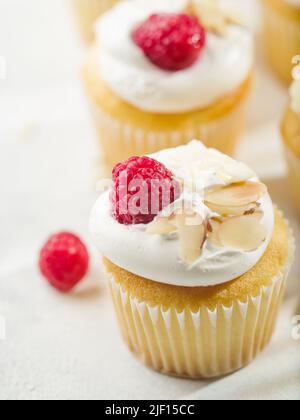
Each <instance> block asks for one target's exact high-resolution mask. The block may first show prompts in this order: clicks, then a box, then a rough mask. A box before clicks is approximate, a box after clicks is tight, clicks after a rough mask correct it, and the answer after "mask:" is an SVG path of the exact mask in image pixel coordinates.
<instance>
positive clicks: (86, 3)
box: [72, 0, 118, 42]
mask: <svg viewBox="0 0 300 420" xmlns="http://www.w3.org/2000/svg"><path fill="white" fill-rule="evenodd" d="M72 1H73V8H74V12H75V17H76V20H77V22H78V25H79V28H80V31H81V33H82V36H83V38H84V39H85V41H87V42H92V41H93V40H94V29H93V26H94V23H95V22H96V20H97V18H98V17H99V16H100V15H101V14H102V13H104V12H106V11H107V10H108V9H110V8H111V7H112V6H113V5H114V4H115V3H116V2H117V1H118V0H72Z"/></svg>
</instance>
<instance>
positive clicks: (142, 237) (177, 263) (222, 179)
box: [90, 141, 274, 287]
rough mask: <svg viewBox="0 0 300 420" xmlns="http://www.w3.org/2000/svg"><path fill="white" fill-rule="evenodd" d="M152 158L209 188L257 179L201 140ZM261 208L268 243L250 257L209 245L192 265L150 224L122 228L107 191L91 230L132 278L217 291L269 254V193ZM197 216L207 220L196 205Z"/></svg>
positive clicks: (174, 243)
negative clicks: (151, 230)
mask: <svg viewBox="0 0 300 420" xmlns="http://www.w3.org/2000/svg"><path fill="white" fill-rule="evenodd" d="M151 157H153V158H154V159H157V160H158V161H160V162H161V163H163V164H164V165H165V166H166V167H167V168H168V169H170V170H171V171H172V172H173V174H174V176H175V177H176V178H177V179H178V180H181V181H187V182H189V181H190V179H191V174H192V173H193V179H195V180H201V185H202V187H204V188H206V189H207V188H210V187H213V186H226V185H229V184H231V183H232V182H233V180H257V178H256V176H255V174H254V173H253V172H252V171H251V170H250V169H249V168H248V167H247V166H245V165H244V164H242V163H238V162H236V161H234V160H232V159H231V158H229V157H227V156H225V155H223V154H221V153H220V152H217V151H216V150H213V149H207V148H206V147H204V146H203V145H202V143H201V142H198V141H193V142H191V143H190V144H189V145H187V146H181V147H179V148H176V149H169V150H164V151H162V152H159V153H157V154H154V155H152V156H151ZM185 199H186V200H188V199H189V198H188V197H185ZM200 201H201V197H200ZM259 204H260V210H261V212H262V214H263V217H262V220H261V224H262V225H263V227H264V228H265V230H266V240H265V241H264V242H262V243H261V244H260V245H259V247H258V248H257V249H255V250H253V251H249V252H248V251H247V252H246V251H240V250H237V249H231V248H223V247H222V248H220V247H218V246H216V245H214V244H213V243H211V242H210V241H209V240H207V241H206V242H205V244H204V248H203V251H202V254H201V256H200V257H199V258H198V259H197V260H196V261H195V262H194V263H193V264H191V265H187V264H185V263H183V262H182V261H181V260H180V258H179V256H178V248H179V240H178V238H177V239H176V238H168V237H166V236H162V235H149V234H148V233H147V232H146V229H147V225H132V226H125V225H122V224H119V223H118V222H117V221H116V220H115V219H114V218H113V217H112V215H111V206H110V201H109V193H108V192H106V193H104V194H103V195H101V196H100V198H99V199H98V201H97V202H96V204H95V206H94V208H93V210H92V214H91V219H90V230H91V233H92V236H93V238H94V240H95V244H96V246H97V248H98V249H99V251H100V252H101V253H102V255H103V256H105V257H107V258H108V259H109V260H111V261H112V262H113V263H114V264H116V265H118V266H119V267H121V268H123V269H125V270H127V271H129V272H131V273H134V274H136V275H138V276H141V277H145V278H147V279H150V280H153V281H156V282H160V283H165V284H171V285H174V286H187V287H198V286H204V287H205V286H213V285H217V284H222V283H226V282H228V281H231V280H233V279H235V278H237V277H239V276H241V275H242V274H244V273H246V272H247V271H249V270H250V269H251V268H253V267H254V266H255V265H256V264H257V262H258V261H259V260H260V258H261V257H262V256H263V254H264V253H265V251H266V249H267V247H268V245H269V243H270V241H271V238H272V235H273V229H274V210H273V205H272V201H271V199H270V197H269V195H268V194H267V193H266V194H265V195H264V196H263V197H262V198H261V199H260V201H259ZM198 211H199V214H201V216H203V217H206V216H207V215H208V214H207V212H208V210H207V208H205V206H204V205H203V203H202V205H201V203H200V205H199V206H198Z"/></svg>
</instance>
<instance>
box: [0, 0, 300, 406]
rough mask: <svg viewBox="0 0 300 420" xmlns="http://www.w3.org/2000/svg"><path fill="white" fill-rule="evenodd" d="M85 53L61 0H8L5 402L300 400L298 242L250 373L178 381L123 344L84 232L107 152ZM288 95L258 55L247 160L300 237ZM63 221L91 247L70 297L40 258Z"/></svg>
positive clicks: (2, 92)
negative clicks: (288, 140)
mask: <svg viewBox="0 0 300 420" xmlns="http://www.w3.org/2000/svg"><path fill="white" fill-rule="evenodd" d="M231 1H233V0H231ZM250 2H252V0H250ZM240 3H241V2H240ZM246 3H248V1H247V2H245V4H246ZM82 55H83V49H82V48H81V45H80V42H79V40H78V38H77V37H76V33H75V31H74V27H73V21H72V16H71V13H70V10H69V7H68V6H67V3H66V2H65V1H64V0H42V1H41V0H27V1H26V2H24V1H23V0H0V57H1V56H3V57H4V58H5V60H6V65H7V77H6V78H5V79H4V80H0V148H1V149H0V192H1V201H0V202H1V206H0V234H1V237H0V399H182V398H191V399H271V400H274V399H280V398H282V399H300V351H299V349H300V341H299V340H298V341H296V340H294V339H292V328H293V326H292V318H293V316H295V315H296V314H300V301H299V280H300V279H299V276H300V262H299V251H297V256H298V258H297V261H296V263H295V265H294V267H293V271H292V273H291V277H290V281H289V287H288V293H287V297H286V300H285V303H284V307H283V310H282V311H281V314H280V320H279V323H278V326H277V330H276V334H275V337H274V339H273V342H272V344H271V346H270V347H269V348H268V349H267V350H266V351H265V352H264V353H263V354H262V355H261V356H260V357H258V359H257V360H256V361H255V362H254V363H253V364H252V365H250V366H248V367H247V368H245V369H244V370H241V371H240V372H237V373H235V374H233V375H230V376H228V377H225V378H222V379H218V380H214V381H189V380H181V379H174V378H171V377H167V376H163V375H160V374H157V373H154V372H152V371H150V370H148V369H146V368H145V367H143V366H142V365H141V364H140V363H139V362H137V361H136V360H135V359H134V358H133V357H132V356H131V354H129V352H128V351H127V349H126V348H125V346H123V344H122V342H121V338H120V335H119V332H118V330H117V325H116V321H115V317H114V313H113V309H112V305H111V302H110V300H109V297H108V295H107V292H106V288H105V284H104V282H103V279H102V275H101V273H100V269H101V267H100V263H99V258H98V256H97V254H96V252H95V251H94V250H93V248H92V245H91V243H90V237H89V234H88V229H87V223H88V217H89V212H90V209H91V206H92V204H93V202H94V200H95V198H96V193H95V192H94V191H95V184H96V180H97V171H96V168H97V163H98V154H97V153H98V152H97V149H96V142H95V135H94V131H93V128H92V124H91V121H90V119H89V115H88V112H87V107H86V103H85V98H84V94H83V92H82V89H81V85H80V81H79V78H78V74H79V70H80V62H81V60H82ZM286 99H287V97H286V91H285V89H284V87H282V86H280V85H279V84H278V83H277V81H276V80H274V79H273V77H272V76H271V75H270V74H269V73H268V72H267V70H266V68H265V65H264V63H263V62H261V64H260V69H259V71H258V74H257V79H256V82H255V89H254V92H253V95H252V99H251V108H250V116H249V124H248V131H247V133H246V135H245V136H244V138H243V140H242V143H241V147H240V151H239V157H240V158H241V159H243V160H245V161H246V162H247V163H249V164H250V165H252V166H253V168H254V169H255V170H257V171H258V173H259V174H260V175H261V177H262V178H263V180H264V181H266V182H267V184H268V186H269V188H270V191H271V194H272V196H273V198H274V201H275V202H277V203H278V205H279V206H280V207H281V208H282V209H283V210H284V211H285V213H286V216H287V217H289V218H290V220H291V223H292V226H293V228H294V231H295V235H296V237H297V241H298V242H299V241H300V227H299V223H298V222H297V219H296V216H295V213H294V210H293V207H292V203H291V200H290V196H289V192H288V190H287V186H286V181H285V166H284V161H283V158H282V151H281V146H280V141H279V135H278V123H279V121H280V117H281V115H282V112H283V109H284V106H285V103H286ZM61 229H70V230H72V231H75V232H78V233H79V234H80V235H82V237H83V238H84V239H85V240H86V241H87V243H88V244H89V245H90V249H91V252H92V264H91V271H90V274H89V276H88V278H87V280H86V281H85V282H83V283H82V284H81V285H80V287H79V288H78V289H77V290H76V291H75V292H74V293H72V294H71V295H68V296H64V295H60V294H58V293H56V292H55V291H54V290H52V289H51V288H50V287H48V285H47V284H46V282H45V281H44V280H43V279H42V278H41V276H40V274H39V272H38V269H37V264H36V262H37V259H38V251H39V248H40V246H41V244H42V243H43V241H44V240H45V239H46V237H47V236H48V235H49V234H50V233H51V232H54V231H59V230H61ZM4 327H5V331H4ZM4 332H5V337H4Z"/></svg>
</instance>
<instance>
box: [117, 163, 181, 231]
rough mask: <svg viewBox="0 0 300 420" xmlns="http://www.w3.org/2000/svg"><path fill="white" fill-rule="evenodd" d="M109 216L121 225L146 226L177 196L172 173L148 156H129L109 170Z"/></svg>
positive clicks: (178, 189)
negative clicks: (110, 209) (112, 184)
mask: <svg viewBox="0 0 300 420" xmlns="http://www.w3.org/2000/svg"><path fill="white" fill-rule="evenodd" d="M113 181H114V188H113V191H112V193H111V197H110V199H111V204H112V213H113V216H114V217H115V219H116V220H117V221H118V222H119V223H122V224H124V225H132V224H140V223H143V224H147V223H150V222H152V220H153V219H154V218H155V216H156V215H157V214H158V213H159V212H160V211H161V210H162V209H163V208H165V207H166V206H168V205H170V204H171V203H173V202H174V200H175V199H176V198H178V197H179V194H180V186H179V183H178V182H177V181H175V180H174V179H173V174H172V173H171V172H170V171H169V170H168V169H167V168H166V167H165V166H164V165H163V164H161V163H160V162H158V161H156V160H154V159H151V158H149V157H132V158H130V159H128V160H127V161H126V162H123V163H119V164H118V165H117V166H116V167H115V168H114V170H113Z"/></svg>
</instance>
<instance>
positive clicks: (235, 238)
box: [218, 215, 267, 251]
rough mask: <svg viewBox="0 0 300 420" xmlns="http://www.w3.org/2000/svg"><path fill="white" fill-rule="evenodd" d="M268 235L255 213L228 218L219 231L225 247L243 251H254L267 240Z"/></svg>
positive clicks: (219, 236)
mask: <svg viewBox="0 0 300 420" xmlns="http://www.w3.org/2000/svg"><path fill="white" fill-rule="evenodd" d="M266 236H267V232H266V229H265V228H264V226H263V225H262V224H261V223H260V221H259V219H258V218H257V217H254V216H253V215H251V216H241V217H232V218H230V219H227V220H225V221H224V222H223V223H222V224H221V226H220V229H219V231H218V238H219V240H220V242H221V244H222V246H223V247H224V248H231V249H237V250H241V251H254V250H255V249H257V248H258V247H259V246H260V245H261V244H262V243H263V242H264V241H265V240H266Z"/></svg>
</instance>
